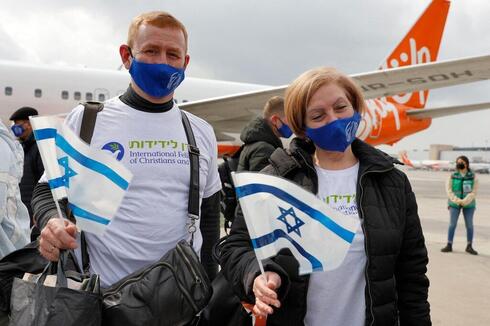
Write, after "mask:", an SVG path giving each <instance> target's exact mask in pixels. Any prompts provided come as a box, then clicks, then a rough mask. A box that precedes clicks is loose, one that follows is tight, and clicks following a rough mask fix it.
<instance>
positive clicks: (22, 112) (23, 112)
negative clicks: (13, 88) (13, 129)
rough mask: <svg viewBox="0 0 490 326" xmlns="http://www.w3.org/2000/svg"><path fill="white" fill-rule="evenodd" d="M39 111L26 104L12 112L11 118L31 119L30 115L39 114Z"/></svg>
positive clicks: (14, 119)
mask: <svg viewBox="0 0 490 326" xmlns="http://www.w3.org/2000/svg"><path fill="white" fill-rule="evenodd" d="M38 114H39V113H38V112H37V110H36V109H34V108H31V107H29V106H24V107H21V108H20V109H18V110H17V111H15V112H14V113H12V115H11V116H10V118H9V120H11V121H16V120H29V117H30V116H33V115H38Z"/></svg>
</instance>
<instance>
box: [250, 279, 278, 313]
mask: <svg viewBox="0 0 490 326" xmlns="http://www.w3.org/2000/svg"><path fill="white" fill-rule="evenodd" d="M280 286H281V277H280V276H279V275H278V274H277V273H274V272H265V276H264V275H262V274H261V275H259V276H257V277H256V278H255V280H254V284H253V292H254V295H255V306H254V308H253V312H254V314H255V315H256V316H261V317H265V316H267V315H270V314H272V313H273V312H274V310H273V309H272V307H271V306H274V307H276V308H279V307H280V306H281V302H280V301H279V300H278V299H277V293H276V290H277V289H278V288H279V287H280Z"/></svg>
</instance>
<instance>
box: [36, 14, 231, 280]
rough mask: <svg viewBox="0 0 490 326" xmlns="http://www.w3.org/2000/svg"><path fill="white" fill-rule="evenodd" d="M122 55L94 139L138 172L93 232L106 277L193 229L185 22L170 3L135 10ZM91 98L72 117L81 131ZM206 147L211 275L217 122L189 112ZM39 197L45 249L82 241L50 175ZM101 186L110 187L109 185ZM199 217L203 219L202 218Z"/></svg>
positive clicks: (204, 242) (154, 257)
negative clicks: (100, 230)
mask: <svg viewBox="0 0 490 326" xmlns="http://www.w3.org/2000/svg"><path fill="white" fill-rule="evenodd" d="M119 53H120V56H121V60H122V63H123V65H124V67H125V68H126V69H128V70H129V73H130V75H131V82H130V85H129V88H128V90H127V91H126V93H124V94H123V95H121V96H120V97H117V98H113V99H110V100H108V101H106V102H105V104H104V109H103V110H102V111H101V112H99V113H98V115H97V120H96V123H95V127H94V133H93V137H92V140H91V144H90V146H91V147H95V148H100V149H103V150H109V151H110V153H112V152H113V149H114V148H115V147H116V148H117V149H118V151H117V154H118V155H117V159H119V160H120V161H121V162H122V163H123V164H124V165H125V166H126V167H128V168H129V169H130V170H131V171H132V173H133V179H132V181H131V184H130V186H129V188H128V191H127V193H126V195H125V197H124V199H123V201H122V203H121V206H120V207H119V210H118V212H117V213H116V216H115V217H114V218H113V220H112V222H111V224H110V225H109V227H108V228H107V230H106V232H105V234H104V235H103V236H102V237H99V236H96V235H94V234H86V240H87V245H88V253H89V255H90V268H91V272H93V273H97V274H99V275H100V278H101V285H102V286H103V287H108V286H110V285H112V284H114V283H115V282H117V281H119V280H120V279H121V278H123V277H125V276H127V275H128V274H130V273H132V272H134V271H136V270H138V269H140V268H143V267H144V266H147V265H149V264H151V263H154V262H156V261H158V260H159V259H160V258H161V257H162V256H163V254H165V253H166V252H167V251H168V250H170V249H172V248H174V247H175V245H176V244H177V243H178V242H179V241H180V240H182V239H187V240H189V239H190V235H189V232H188V228H187V225H186V224H187V222H188V216H187V202H188V194H189V184H190V168H189V156H188V152H187V143H188V142H187V138H186V134H185V130H184V127H183V124H182V118H181V113H180V110H179V108H178V107H177V105H176V104H174V101H173V94H174V90H175V88H177V87H178V85H179V84H180V82H181V81H182V80H183V78H184V71H185V68H186V67H187V65H188V63H189V55H188V54H187V32H186V29H185V27H184V25H182V23H181V22H180V21H178V20H177V19H175V18H174V17H173V16H171V15H170V14H168V13H166V12H150V13H145V14H142V15H139V16H137V17H135V18H134V19H133V21H132V23H131V25H130V27H129V32H128V40H127V44H123V45H121V46H120V48H119ZM82 115H83V107H82V106H78V107H77V108H75V109H74V110H73V111H72V112H71V113H70V114H69V115H68V117H67V118H66V123H67V125H68V126H70V127H71V128H72V129H73V130H74V131H75V132H77V133H79V131H80V125H81V119H82ZM187 116H188V117H189V120H190V123H191V127H192V130H193V132H194V136H195V139H196V143H197V146H198V148H199V151H200V155H199V166H200V171H199V172H200V191H199V195H200V199H201V200H202V202H201V207H200V208H201V215H200V230H199V228H198V231H197V232H196V234H195V236H194V248H195V249H196V251H197V252H198V253H199V251H200V253H201V261H202V262H203V265H204V267H205V268H206V271H207V272H208V275H209V276H210V278H213V277H214V276H215V274H216V273H217V264H215V263H213V262H212V259H211V249H212V246H213V244H214V243H215V242H216V241H217V239H218V237H219V190H220V187H221V185H220V181H219V177H218V172H217V143H216V138H215V136H214V133H213V129H212V127H211V126H210V125H209V124H208V123H206V122H205V121H203V120H201V119H199V118H197V117H195V116H194V115H192V114H189V113H187ZM34 193H35V194H34V198H33V208H34V216H35V218H36V220H37V222H38V224H39V225H40V227H41V228H42V232H41V237H40V247H39V250H40V252H41V254H42V255H43V256H44V257H45V258H47V259H49V260H51V261H56V260H57V259H58V255H59V250H60V249H65V248H70V249H72V248H75V247H77V242H76V228H75V225H74V224H73V223H72V222H70V221H68V220H66V219H59V218H56V217H57V213H56V210H55V208H54V207H55V206H54V203H53V200H52V197H51V194H50V191H49V187H48V185H47V184H46V183H40V184H39V185H38V186H37V187H36V189H35V191H34ZM101 195H103V194H101ZM198 224H199V223H198Z"/></svg>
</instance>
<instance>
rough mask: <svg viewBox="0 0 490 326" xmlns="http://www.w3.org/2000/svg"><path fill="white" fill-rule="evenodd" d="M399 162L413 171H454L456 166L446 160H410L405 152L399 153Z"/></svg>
mask: <svg viewBox="0 0 490 326" xmlns="http://www.w3.org/2000/svg"><path fill="white" fill-rule="evenodd" d="M400 161H402V163H403V164H405V165H407V166H409V167H411V168H413V169H415V170H419V169H421V170H434V171H441V170H442V171H449V170H454V169H455V166H456V163H454V162H450V161H446V160H422V161H417V160H411V159H409V158H408V154H407V152H406V151H401V152H400ZM470 165H471V164H470Z"/></svg>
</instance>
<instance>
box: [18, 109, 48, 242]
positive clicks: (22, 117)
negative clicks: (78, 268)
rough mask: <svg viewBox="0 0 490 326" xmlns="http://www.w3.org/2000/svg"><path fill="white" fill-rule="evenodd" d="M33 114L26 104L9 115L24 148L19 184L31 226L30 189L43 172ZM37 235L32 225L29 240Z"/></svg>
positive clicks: (35, 111) (33, 110) (35, 113)
mask: <svg viewBox="0 0 490 326" xmlns="http://www.w3.org/2000/svg"><path fill="white" fill-rule="evenodd" d="M34 115H38V112H37V110H36V109H34V108H31V107H27V106H26V107H22V108H20V109H18V110H17V111H15V112H14V113H13V114H12V115H11V116H10V120H11V121H13V122H14V125H13V126H12V127H11V129H12V132H13V133H14V135H15V136H16V137H17V138H18V139H19V141H20V143H21V144H22V147H23V148H24V174H23V175H22V179H21V180H20V184H19V186H20V195H21V198H22V202H23V203H24V205H26V207H27V210H28V211H29V216H30V218H31V225H30V226H31V227H33V226H34V221H33V218H32V208H31V199H32V191H33V190H34V186H35V185H36V184H37V182H38V181H39V178H41V176H42V175H43V173H44V166H43V161H42V160H41V155H40V154H39V150H38V148H37V144H36V140H35V139H34V134H33V133H32V127H31V123H30V122H29V117H30V116H34ZM38 236H39V229H38V228H37V227H36V226H34V228H33V229H32V232H31V240H32V241H34V240H35V239H37V237H38Z"/></svg>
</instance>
